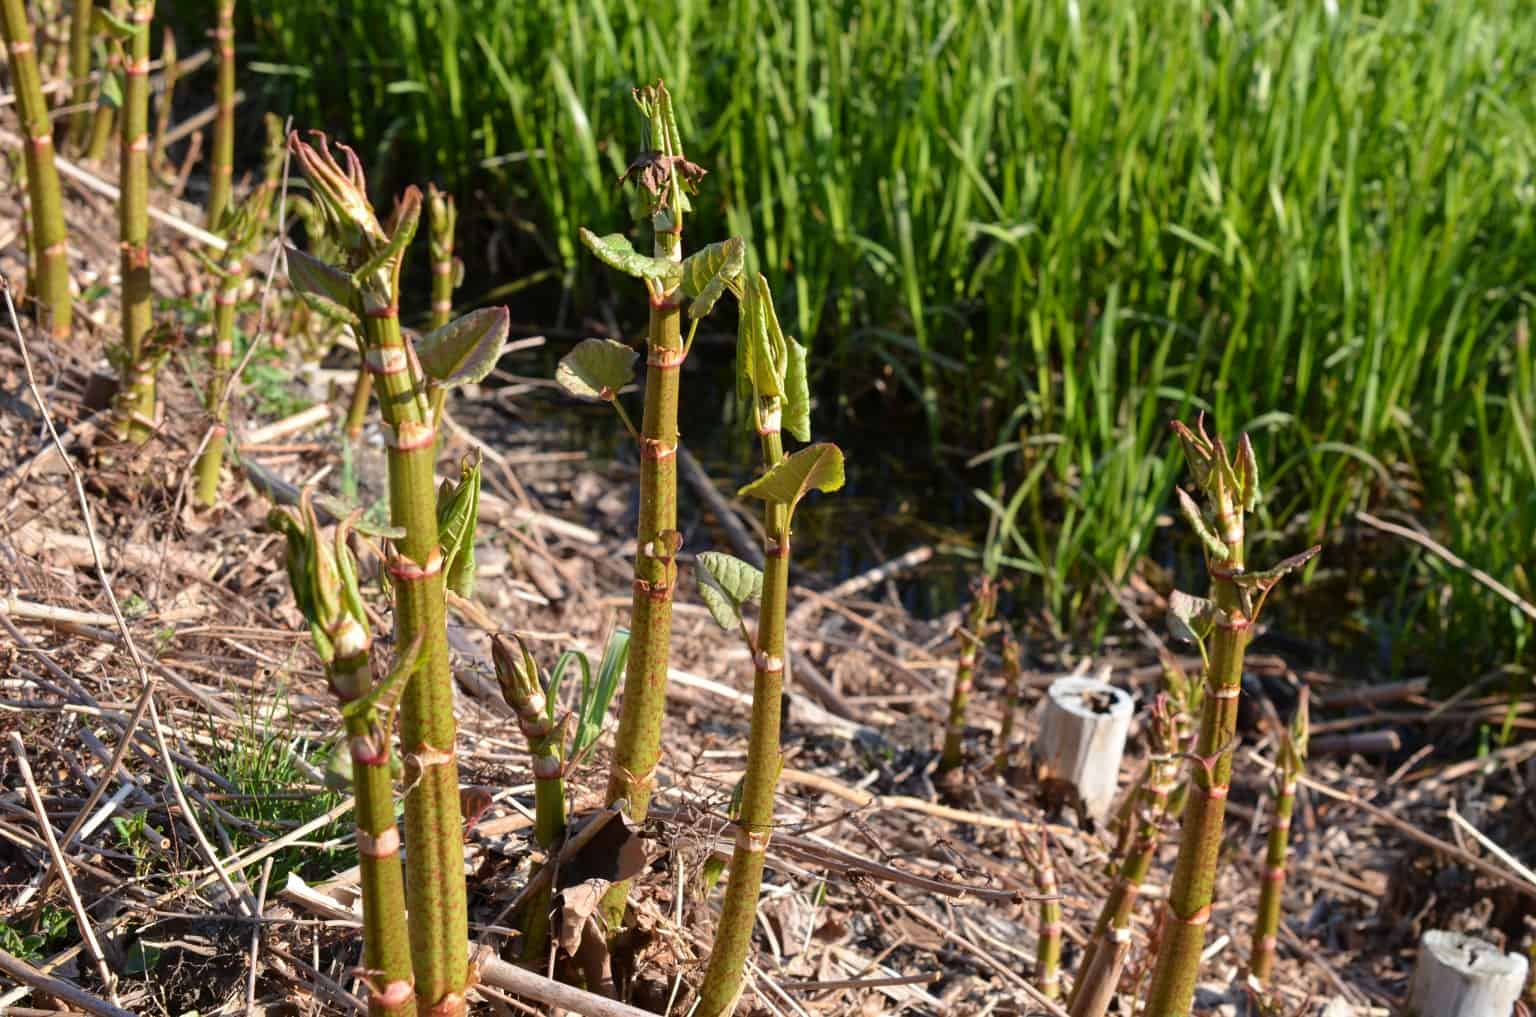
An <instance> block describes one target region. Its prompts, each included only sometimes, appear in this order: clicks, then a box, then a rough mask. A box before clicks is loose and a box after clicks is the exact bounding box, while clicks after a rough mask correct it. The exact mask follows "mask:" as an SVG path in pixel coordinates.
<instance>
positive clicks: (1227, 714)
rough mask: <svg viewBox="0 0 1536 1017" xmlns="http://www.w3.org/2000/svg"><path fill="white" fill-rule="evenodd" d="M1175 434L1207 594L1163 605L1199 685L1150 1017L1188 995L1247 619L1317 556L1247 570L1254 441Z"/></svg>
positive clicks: (1228, 769) (1205, 906)
mask: <svg viewBox="0 0 1536 1017" xmlns="http://www.w3.org/2000/svg"><path fill="white" fill-rule="evenodd" d="M1173 429H1174V432H1175V433H1176V434H1177V435H1178V438H1179V442H1180V444H1181V445H1182V446H1183V450H1184V458H1185V461H1186V462H1187V463H1188V464H1189V468H1190V471H1191V472H1192V473H1193V474H1194V479H1195V486H1196V487H1197V488H1198V490H1199V491H1200V492H1201V493H1202V494H1204V495H1205V498H1206V501H1207V504H1208V511H1206V512H1204V513H1202V511H1201V509H1200V506H1199V505H1198V504H1197V503H1196V502H1195V499H1194V498H1193V497H1192V496H1191V495H1190V494H1188V493H1187V492H1186V491H1185V490H1184V489H1183V488H1179V489H1178V496H1179V507H1180V509H1181V511H1182V512H1183V515H1184V519H1185V521H1186V522H1188V524H1189V526H1190V528H1191V529H1193V530H1194V532H1195V535H1196V536H1197V537H1199V538H1200V543H1201V545H1202V546H1203V548H1204V550H1205V563H1206V571H1207V573H1208V574H1209V576H1210V580H1211V596H1210V598H1209V599H1206V598H1203V597H1195V596H1191V595H1189V594H1186V593H1177V592H1176V593H1175V594H1174V595H1173V598H1172V600H1171V603H1170V607H1169V624H1170V625H1171V626H1172V627H1173V628H1174V631H1175V634H1176V635H1179V636H1181V637H1182V638H1184V639H1185V640H1187V641H1190V642H1193V643H1195V644H1196V645H1197V646H1198V647H1199V648H1200V654H1201V657H1202V658H1204V660H1205V665H1206V667H1205V673H1206V684H1207V689H1206V693H1205V698H1204V704H1203V707H1202V710H1201V714H1200V730H1199V734H1198V735H1197V736H1196V739H1195V748H1194V753H1193V755H1194V759H1195V763H1196V765H1195V766H1194V768H1193V770H1192V773H1191V780H1190V790H1189V804H1188V805H1187V806H1186V807H1185V811H1184V823H1183V831H1182V834H1181V837H1180V841H1179V855H1178V860H1177V862H1176V863H1175V865H1174V870H1173V880H1172V883H1171V885H1170V887H1169V895H1168V906H1167V910H1166V919H1165V921H1164V923H1163V938H1162V942H1161V943H1160V944H1159V947H1158V952H1157V962H1156V966H1155V967H1154V969H1153V975H1152V985H1151V990H1150V992H1149V995H1148V999H1149V1006H1148V1011H1147V1012H1148V1015H1149V1017H1185V1015H1186V1014H1188V1013H1189V1008H1190V1004H1191V1001H1192V1000H1193V999H1194V994H1195V981H1196V979H1197V977H1198V975H1199V970H1200V953H1201V950H1202V949H1203V947H1204V944H1205V926H1206V923H1207V922H1209V921H1210V916H1211V899H1212V896H1213V894H1214V890H1215V884H1216V866H1217V860H1218V857H1219V855H1220V852H1221V838H1222V822H1223V820H1224V818H1225V816H1226V807H1227V790H1228V788H1229V787H1230V786H1231V780H1232V754H1233V746H1234V744H1235V742H1236V731H1237V710H1238V697H1239V696H1241V695H1242V679H1243V655H1244V652H1245V651H1246V650H1247V647H1248V641H1249V639H1251V638H1252V635H1253V625H1254V622H1255V621H1257V620H1258V617H1259V614H1260V612H1261V611H1262V610H1263V609H1264V602H1265V600H1266V599H1268V597H1269V594H1270V591H1271V590H1273V589H1274V587H1275V585H1276V584H1277V583H1278V582H1279V581H1280V579H1281V578H1282V577H1283V576H1284V575H1285V574H1286V573H1288V572H1292V571H1294V570H1296V569H1298V568H1300V567H1301V566H1303V565H1305V564H1306V563H1307V562H1308V561H1309V560H1310V559H1311V558H1312V557H1313V556H1314V555H1316V554H1317V553H1318V551H1319V550H1321V548H1317V547H1313V548H1309V549H1308V550H1306V551H1304V552H1302V553H1301V554H1298V555H1296V556H1294V557H1291V558H1287V559H1286V560H1285V561H1282V562H1281V563H1280V564H1279V565H1277V566H1275V567H1274V568H1271V569H1266V570H1263V571H1250V570H1249V569H1248V567H1247V553H1246V536H1247V535H1246V531H1245V526H1244V523H1245V517H1246V515H1247V514H1248V513H1250V512H1252V511H1253V510H1254V508H1255V507H1256V506H1257V505H1258V501H1259V466H1258V463H1257V461H1256V460H1255V457H1254V454H1253V445H1252V443H1251V442H1250V441H1249V440H1248V436H1247V435H1243V436H1242V438H1241V439H1240V440H1239V441H1238V444H1237V450H1236V453H1235V454H1231V453H1229V452H1228V451H1227V447H1226V445H1225V444H1224V443H1223V442H1222V440H1221V439H1220V438H1219V437H1218V438H1212V437H1210V436H1209V435H1207V434H1206V433H1205V421H1204V419H1203V418H1202V419H1201V420H1200V422H1199V425H1198V429H1197V430H1191V429H1189V428H1188V427H1185V426H1184V425H1183V424H1180V423H1177V422H1175V423H1174V425H1173Z"/></svg>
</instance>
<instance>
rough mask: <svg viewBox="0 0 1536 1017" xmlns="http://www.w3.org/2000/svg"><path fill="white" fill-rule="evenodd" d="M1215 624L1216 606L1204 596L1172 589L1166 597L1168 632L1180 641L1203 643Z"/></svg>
mask: <svg viewBox="0 0 1536 1017" xmlns="http://www.w3.org/2000/svg"><path fill="white" fill-rule="evenodd" d="M1215 624H1216V606H1215V605H1214V604H1212V603H1211V602H1210V601H1209V600H1206V599H1205V598H1204V597H1196V596H1193V595H1192V594H1188V593H1185V592H1183V591H1182V590H1174V591H1173V593H1172V594H1171V595H1170V596H1169V597H1168V633H1169V634H1170V635H1171V636H1173V638H1175V639H1177V640H1178V641H1179V642H1181V643H1203V642H1205V637H1206V636H1207V635H1209V634H1210V631H1211V627H1212V626H1213V625H1215Z"/></svg>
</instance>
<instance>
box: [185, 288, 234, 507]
mask: <svg viewBox="0 0 1536 1017" xmlns="http://www.w3.org/2000/svg"><path fill="white" fill-rule="evenodd" d="M222 268H223V270H224V272H225V273H226V274H225V275H224V276H222V277H221V278H220V279H219V288H218V289H217V290H216V291H215V292H214V297H213V301H214V304H213V364H212V366H213V372H212V376H211V377H210V378H209V379H208V393H207V398H206V400H205V407H206V409H207V410H208V412H209V413H211V414H213V416H214V418H215V423H214V426H213V434H212V435H211V436H210V437H209V439H208V447H207V448H205V449H203V454H202V457H201V458H199V459H198V461H197V500H198V503H199V504H201V505H202V506H203V507H204V508H207V507H209V506H212V505H213V503H214V502H216V501H217V500H218V497H219V474H220V473H221V472H222V471H223V469H224V445H225V434H226V430H225V428H226V425H227V424H228V422H229V405H228V403H226V402H225V400H224V392H225V390H226V389H227V388H228V387H229V375H230V371H231V370H233V367H234V355H235V303H236V301H238V300H239V298H240V286H241V284H242V283H243V282H244V281H245V266H244V259H242V258H234V259H226V260H225V262H224V264H223V266H222Z"/></svg>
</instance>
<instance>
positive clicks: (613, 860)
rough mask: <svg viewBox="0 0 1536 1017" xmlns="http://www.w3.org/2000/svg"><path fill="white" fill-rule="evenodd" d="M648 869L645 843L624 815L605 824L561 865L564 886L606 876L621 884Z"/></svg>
mask: <svg viewBox="0 0 1536 1017" xmlns="http://www.w3.org/2000/svg"><path fill="white" fill-rule="evenodd" d="M643 868H645V845H644V842H643V841H642V840H641V839H640V835H639V834H637V833H636V832H635V831H634V830H632V829H631V828H630V826H629V824H628V823H627V822H625V820H624V817H623V816H615V817H614V818H612V819H610V820H608V821H607V822H606V823H604V824H603V828H602V829H601V830H599V831H597V833H596V834H594V835H593V837H592V839H591V840H590V841H588V842H587V843H586V844H584V845H582V847H581V850H579V851H577V852H576V854H575V855H573V856H572V857H571V858H570V859H569V860H568V861H566V862H563V863H562V864H561V866H560V882H559V885H560V886H562V887H567V886H575V885H576V884H578V883H585V882H587V881H588V880H593V879H602V880H606V881H607V882H610V883H620V882H623V881H624V880H626V879H633V878H634V877H635V876H637V875H639V874H640V870H641V869H643Z"/></svg>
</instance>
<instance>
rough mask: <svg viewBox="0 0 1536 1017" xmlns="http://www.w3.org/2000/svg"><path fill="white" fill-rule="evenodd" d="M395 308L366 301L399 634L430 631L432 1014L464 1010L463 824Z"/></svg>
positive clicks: (422, 701) (421, 755)
mask: <svg viewBox="0 0 1536 1017" xmlns="http://www.w3.org/2000/svg"><path fill="white" fill-rule="evenodd" d="M397 313H398V312H397V308H396V306H395V305H394V304H393V303H391V304H390V306H388V307H381V306H377V304H376V303H368V304H366V305H365V307H364V313H363V332H364V336H365V338H366V342H365V343H364V349H365V350H366V354H365V355H366V363H367V365H368V367H369V370H370V371H372V372H373V373H374V374H376V375H377V379H376V381H377V386H376V387H377V389H378V392H379V403H380V406H381V408H382V410H383V416H384V421H385V423H386V424H387V425H388V426H389V431H390V438H389V494H390V521H391V522H392V523H393V525H395V526H398V527H402V528H403V529H404V530H405V536H404V537H403V538H401V539H399V540H397V541H396V542H395V550H396V552H397V557H396V558H395V559H394V560H393V561H392V563H391V565H390V574H391V575H392V576H393V578H394V586H395V627H396V635H395V638H396V642H397V644H398V645H401V646H409V645H410V644H411V643H412V642H413V641H414V640H415V639H416V638H417V634H418V633H420V634H421V638H422V640H423V643H422V661H421V667H420V669H419V670H418V671H417V673H416V674H415V675H414V676H413V677H411V679H410V680H409V681H408V682H407V684H406V687H405V691H404V693H403V694H402V695H401V699H400V745H401V756H402V757H403V758H404V760H405V762H406V776H407V782H408V790H407V792H406V796H405V844H406V868H407V880H406V890H407V894H408V897H409V903H410V913H411V918H412V921H411V957H412V960H413V967H414V969H415V973H416V998H417V1002H418V1006H419V1009H422V1010H424V1011H427V1012H430V1013H431V1014H433V1017H438V1015H441V1017H452V1015H457V1014H462V1013H463V1012H464V1007H465V1002H464V987H465V982H466V978H467V975H468V954H467V947H466V943H467V942H468V916H467V912H466V905H465V889H464V823H463V817H462V815H461V812H460V807H459V775H458V763H457V760H456V759H455V757H454V736H455V733H456V725H455V720H454V715H453V675H452V673H451V672H450V671H449V667H448V640H447V616H446V613H445V611H446V607H445V603H444V593H443V570H442V562H443V558H442V553H441V551H440V550H439V547H438V530H437V506H436V495H437V485H436V482H435V481H436V478H435V476H434V470H433V455H432V450H433V447H434V444H435V434H434V430H433V428H432V424H431V420H430V418H429V413H430V411H429V409H428V407H427V403H426V398H425V393H424V392H423V384H422V381H421V378H420V375H419V369H418V368H416V367H415V365H414V358H413V357H412V356H411V354H410V352H409V351H408V350H407V349H406V347H405V344H404V341H403V339H402V337H401V334H400V322H399V318H398V316H397Z"/></svg>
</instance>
